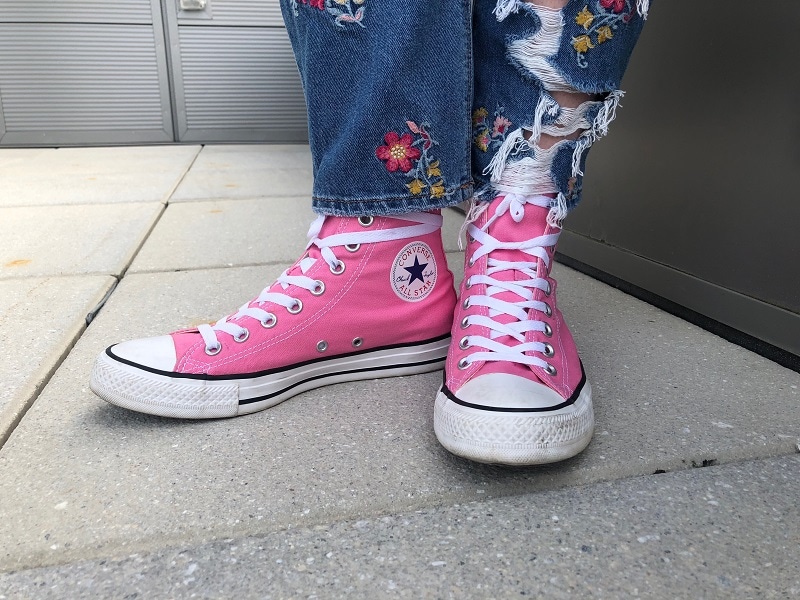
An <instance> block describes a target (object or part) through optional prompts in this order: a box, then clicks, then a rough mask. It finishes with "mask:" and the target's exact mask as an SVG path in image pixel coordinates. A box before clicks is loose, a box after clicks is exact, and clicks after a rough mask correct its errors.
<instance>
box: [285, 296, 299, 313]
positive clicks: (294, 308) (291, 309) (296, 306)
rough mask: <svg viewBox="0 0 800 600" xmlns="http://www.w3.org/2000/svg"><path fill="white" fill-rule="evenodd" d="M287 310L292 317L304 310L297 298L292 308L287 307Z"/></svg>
mask: <svg viewBox="0 0 800 600" xmlns="http://www.w3.org/2000/svg"><path fill="white" fill-rule="evenodd" d="M286 310H288V311H289V314H290V315H296V314H297V313H299V312H300V311H301V310H303V303H302V302H301V301H300V300H298V299H297V298H295V299H294V304H293V305H292V306H287V307H286Z"/></svg>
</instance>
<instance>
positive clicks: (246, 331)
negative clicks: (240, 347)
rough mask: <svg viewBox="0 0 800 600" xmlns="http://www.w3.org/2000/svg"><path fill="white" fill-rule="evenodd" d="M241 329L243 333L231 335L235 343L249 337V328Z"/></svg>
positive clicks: (244, 340)
mask: <svg viewBox="0 0 800 600" xmlns="http://www.w3.org/2000/svg"><path fill="white" fill-rule="evenodd" d="M242 331H244V333H241V334H239V335H235V336H233V341H234V342H236V343H237V344H241V343H242V342H246V341H247V338H249V337H250V330H249V329H242Z"/></svg>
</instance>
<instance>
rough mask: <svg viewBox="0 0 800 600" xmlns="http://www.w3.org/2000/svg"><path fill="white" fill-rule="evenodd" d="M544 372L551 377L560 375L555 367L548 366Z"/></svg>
mask: <svg viewBox="0 0 800 600" xmlns="http://www.w3.org/2000/svg"><path fill="white" fill-rule="evenodd" d="M544 372H545V373H547V374H548V375H550V377H554V376H555V375H556V374H557V373H558V370H557V369H556V368H555V367H554V366H553V365H551V364H548V365H547V366H546V367H545V368H544Z"/></svg>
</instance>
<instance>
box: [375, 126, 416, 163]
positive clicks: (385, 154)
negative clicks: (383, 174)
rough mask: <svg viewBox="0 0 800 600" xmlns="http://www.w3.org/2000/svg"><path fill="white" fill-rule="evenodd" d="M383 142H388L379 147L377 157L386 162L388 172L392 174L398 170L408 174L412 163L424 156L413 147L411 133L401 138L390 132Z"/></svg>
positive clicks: (376, 152) (376, 151)
mask: <svg viewBox="0 0 800 600" xmlns="http://www.w3.org/2000/svg"><path fill="white" fill-rule="evenodd" d="M383 141H384V142H386V145H385V146H378V147H377V148H376V150H375V156H377V157H378V158H379V159H381V160H383V161H386V170H387V171H389V172H390V173H394V172H395V171H397V170H400V171H402V172H403V173H408V172H409V171H410V170H411V167H412V164H411V161H412V160H415V159H417V158H419V157H420V156H421V154H422V153H421V152H420V151H419V149H418V148H412V147H411V144H412V142H413V141H414V138H413V137H412V135H411V134H410V133H405V134H403V135H402V136H400V135H398V134H397V133H395V132H394V131H390V132H389V133H387V134H386V135H385V136H384V138H383Z"/></svg>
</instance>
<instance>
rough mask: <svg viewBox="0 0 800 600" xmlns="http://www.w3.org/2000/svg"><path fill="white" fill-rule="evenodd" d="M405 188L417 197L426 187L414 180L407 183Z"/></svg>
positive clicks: (421, 182)
mask: <svg viewBox="0 0 800 600" xmlns="http://www.w3.org/2000/svg"><path fill="white" fill-rule="evenodd" d="M406 187H407V188H408V191H409V192H411V193H412V194H414V195H415V196H419V195H420V194H421V193H422V190H424V189H425V188H426V187H427V186H426V185H425V183H424V182H423V181H420V180H419V179H414V180H413V181H412V182H411V183H407V184H406Z"/></svg>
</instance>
